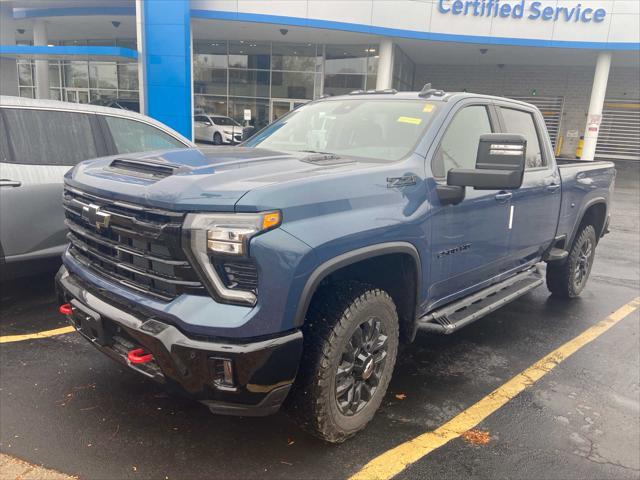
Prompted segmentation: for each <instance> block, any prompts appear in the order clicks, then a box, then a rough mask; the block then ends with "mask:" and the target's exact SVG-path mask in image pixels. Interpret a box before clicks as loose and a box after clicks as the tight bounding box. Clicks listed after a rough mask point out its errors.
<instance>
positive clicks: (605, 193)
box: [557, 160, 616, 243]
mask: <svg viewBox="0 0 640 480" xmlns="http://www.w3.org/2000/svg"><path fill="white" fill-rule="evenodd" d="M557 163H558V169H559V172H560V177H561V178H562V206H561V211H560V219H559V221H558V231H557V232H558V233H557V234H558V235H559V236H561V235H566V237H567V240H568V243H569V242H571V241H572V239H573V235H574V234H575V231H576V228H577V227H578V226H579V225H578V219H579V218H582V216H583V213H584V212H585V211H586V209H587V208H589V207H591V206H593V205H595V204H600V205H602V206H601V207H599V208H607V205H608V204H609V200H610V194H611V189H612V188H613V182H614V179H615V176H616V169H615V165H614V164H613V163H612V162H606V161H583V160H557ZM607 215H608V212H607Z"/></svg>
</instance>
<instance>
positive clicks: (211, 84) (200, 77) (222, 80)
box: [193, 66, 227, 95]
mask: <svg viewBox="0 0 640 480" xmlns="http://www.w3.org/2000/svg"><path fill="white" fill-rule="evenodd" d="M193 92H194V93H206V94H211V95H226V94H227V70H226V69H222V68H201V67H198V68H196V67H195V66H194V68H193Z"/></svg>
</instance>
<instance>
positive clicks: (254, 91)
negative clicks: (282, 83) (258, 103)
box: [229, 70, 269, 97]
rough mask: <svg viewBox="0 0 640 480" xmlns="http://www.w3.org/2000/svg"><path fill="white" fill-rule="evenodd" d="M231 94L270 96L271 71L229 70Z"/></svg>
mask: <svg viewBox="0 0 640 480" xmlns="http://www.w3.org/2000/svg"><path fill="white" fill-rule="evenodd" d="M229 95H230V96H242V97H269V72H268V71H264V70H229Z"/></svg>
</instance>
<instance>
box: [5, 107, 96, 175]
mask: <svg viewBox="0 0 640 480" xmlns="http://www.w3.org/2000/svg"><path fill="white" fill-rule="evenodd" d="M3 112H4V115H5V121H6V125H5V127H6V130H7V133H8V138H7V143H8V144H10V145H11V147H12V149H13V153H14V157H13V159H12V161H13V162H14V163H21V164H31V165H68V166H72V165H75V164H76V163H78V162H81V161H82V160H88V159H90V158H95V157H97V156H98V153H97V150H96V144H95V141H94V139H93V132H92V130H91V122H90V119H89V115H88V114H85V113H75V112H56V111H53V110H30V109H22V108H6V109H4V110H3ZM2 134H3V135H4V132H3V133H2ZM7 146H8V145H7Z"/></svg>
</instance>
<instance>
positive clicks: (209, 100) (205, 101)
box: [193, 95, 227, 116]
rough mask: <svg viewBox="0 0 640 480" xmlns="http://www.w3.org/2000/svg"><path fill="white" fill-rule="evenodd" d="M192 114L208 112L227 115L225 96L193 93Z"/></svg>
mask: <svg viewBox="0 0 640 480" xmlns="http://www.w3.org/2000/svg"><path fill="white" fill-rule="evenodd" d="M193 111H194V115H195V114H198V113H209V114H216V115H225V116H226V115H227V97H226V96H224V97H216V96H211V95H195V96H194V100H193Z"/></svg>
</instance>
